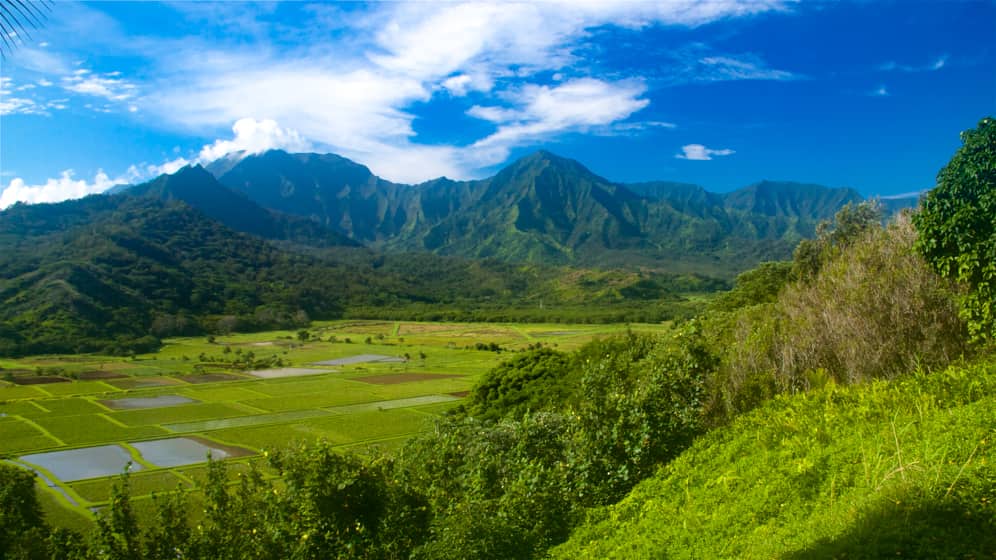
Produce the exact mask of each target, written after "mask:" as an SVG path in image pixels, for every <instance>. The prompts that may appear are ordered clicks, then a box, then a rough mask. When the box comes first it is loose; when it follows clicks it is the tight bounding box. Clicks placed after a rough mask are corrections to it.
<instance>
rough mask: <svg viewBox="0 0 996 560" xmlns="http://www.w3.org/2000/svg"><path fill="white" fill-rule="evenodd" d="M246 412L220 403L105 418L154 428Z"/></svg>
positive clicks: (119, 413)
mask: <svg viewBox="0 0 996 560" xmlns="http://www.w3.org/2000/svg"><path fill="white" fill-rule="evenodd" d="M245 414H246V411H245V410H243V409H240V408H236V407H234V406H232V405H228V404H222V403H203V404H185V405H178V406H166V407H162V408H142V409H136V410H122V411H118V412H111V413H108V414H107V416H108V417H110V418H113V419H114V420H117V421H118V422H121V423H122V424H127V425H129V426H156V425H161V424H169V423H173V422H186V421H195V420H210V419H216V418H231V417H233V416H243V415H245Z"/></svg>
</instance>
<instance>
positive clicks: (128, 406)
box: [100, 395, 198, 410]
mask: <svg viewBox="0 0 996 560" xmlns="http://www.w3.org/2000/svg"><path fill="white" fill-rule="evenodd" d="M195 402H198V401H195V400H194V399H191V398H190V397H181V396H180V395H159V396H156V397H129V398H125V399H108V400H104V401H100V403H101V404H103V405H105V406H106V407H108V408H113V409H115V410H135V409H140V408H162V407H165V406H178V405H181V404H193V403H195Z"/></svg>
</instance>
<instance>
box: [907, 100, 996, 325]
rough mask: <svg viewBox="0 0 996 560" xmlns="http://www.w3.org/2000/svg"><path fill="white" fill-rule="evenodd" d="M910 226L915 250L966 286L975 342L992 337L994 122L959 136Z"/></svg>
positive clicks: (995, 291)
mask: <svg viewBox="0 0 996 560" xmlns="http://www.w3.org/2000/svg"><path fill="white" fill-rule="evenodd" d="M961 141H962V146H961V148H959V149H958V151H957V152H955V155H954V156H953V157H952V158H951V161H949V162H948V164H947V165H945V166H944V168H942V169H941V171H940V172H939V173H938V174H937V186H935V187H934V188H933V189H932V190H931V191H930V192H928V193H927V195H926V196H925V197H924V199H923V202H922V203H921V207H920V211H919V212H918V213H917V214H916V215H915V216H914V218H913V220H914V225H915V226H916V228H917V230H918V232H919V234H920V236H919V239H918V241H917V249H919V251H920V253H921V254H923V255H924V257H926V259H927V261H928V262H929V263H930V265H931V266H933V267H934V269H935V270H937V272H938V273H940V275H941V276H944V277H946V278H953V279H956V280H958V281H959V282H963V283H965V284H967V285H968V286H969V288H970V291H969V292H968V293H967V294H966V295H965V296H964V298H963V299H962V302H961V312H962V317H963V318H964V319H965V320H966V321H967V323H968V328H969V333H970V334H971V335H972V337H973V338H974V339H976V340H989V341H991V340H993V339H994V338H996V303H994V300H996V120H993V118H992V117H986V118H984V119H982V120H981V121H980V122H979V125H978V127H976V128H975V129H973V130H966V131H965V132H962V134H961Z"/></svg>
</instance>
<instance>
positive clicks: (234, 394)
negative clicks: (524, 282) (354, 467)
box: [0, 321, 664, 526]
mask: <svg viewBox="0 0 996 560" xmlns="http://www.w3.org/2000/svg"><path fill="white" fill-rule="evenodd" d="M626 328H632V329H633V330H635V331H653V330H661V329H662V328H664V327H663V326H661V325H632V326H629V327H627V326H624V325H565V324H551V325H543V324H491V323H487V324H484V323H482V324H474V323H419V322H394V321H338V322H323V323H316V324H314V325H313V326H312V327H311V328H309V329H308V330H307V331H304V332H299V331H295V332H291V331H274V332H265V333H252V334H236V335H231V336H218V337H216V338H212V339H208V338H205V337H199V338H178V339H171V340H168V341H166V344H165V345H164V346H163V348H162V349H161V350H160V351H158V352H156V353H154V354H146V355H138V356H134V357H132V358H116V357H108V356H97V355H73V356H36V357H30V358H24V359H19V360H4V359H0V368H2V369H0V375H2V376H3V377H2V379H4V380H3V381H0V458H7V459H12V460H17V458H18V457H21V456H23V455H26V454H29V453H40V452H47V451H56V450H64V449H73V448H82V447H91V446H97V445H107V444H122V445H125V447H126V448H127V449H131V450H132V451H131V452H132V454H133V455H135V460H136V461H137V462H139V463H142V464H143V465H144V466H145V470H143V471H141V472H139V473H136V474H133V475H132V476H131V489H132V494H133V495H134V496H135V497H136V498H137V499H138V500H139V501H140V502H144V501H147V500H148V497H149V496H150V495H152V494H154V493H156V492H164V491H169V490H174V489H176V488H183V489H187V490H189V491H190V492H191V493H192V494H191V498H192V499H193V500H196V499H197V496H196V494H197V485H198V481H199V480H201V479H203V468H204V467H198V466H182V467H173V468H157V467H155V465H150V464H149V463H147V462H146V461H144V460H143V458H142V457H141V456H140V455H138V454H137V453H138V452H137V451H135V450H134V448H132V447H130V446H128V445H127V444H131V443H135V442H139V441H145V440H149V439H158V438H163V437H170V436H175V435H177V434H182V435H184V436H195V437H200V438H204V439H205V440H208V441H212V442H216V443H218V444H222V445H229V446H237V447H239V448H242V449H245V450H247V451H248V452H249V453H250V454H251V455H255V454H259V453H261V452H263V451H264V450H266V449H271V448H276V447H282V446H286V445H288V444H292V443H294V442H303V441H313V440H317V439H325V440H328V441H329V442H331V443H332V444H334V445H336V446H338V449H341V450H343V451H351V452H356V453H360V454H367V453H371V452H374V450H378V451H381V452H383V451H388V452H389V451H390V450H391V449H394V448H397V447H398V446H400V445H403V443H404V441H405V440H406V439H408V438H409V437H410V436H411V435H413V434H415V433H417V432H419V431H421V430H424V429H426V428H428V427H431V426H432V423H433V422H434V421H435V419H437V418H438V417H439V415H440V414H443V413H445V412H446V410H448V409H450V408H452V407H453V406H456V405H458V404H459V401H460V399H462V398H463V396H464V395H465V394H466V392H467V391H468V390H470V389H471V388H472V387H473V386H474V383H475V382H476V380H477V379H478V377H479V376H480V375H481V374H483V373H484V372H486V371H487V370H488V369H490V368H491V367H493V366H495V365H496V364H498V363H499V362H500V361H501V360H502V359H504V358H506V357H509V356H510V355H511V353H512V352H516V351H519V350H523V349H526V348H529V347H535V346H536V345H538V344H542V345H544V346H549V347H553V348H557V349H560V350H565V351H568V350H573V349H575V348H577V347H579V346H581V345H583V344H585V343H586V342H588V341H590V340H592V339H593V338H596V337H600V336H607V335H611V334H616V333H619V332H622V331H624V330H625V329H626ZM496 348H498V349H499V350H500V351H495V349H496ZM366 354H369V355H376V356H385V357H391V358H394V359H395V360H396V361H377V362H363V363H354V364H347V365H337V366H316V365H314V364H315V363H316V362H321V361H328V360H336V359H341V358H350V357H355V356H359V355H366ZM399 360H400V361H399ZM281 368H308V369H319V370H323V371H324V373H319V374H313V375H305V376H298V377H294V376H290V377H272V378H260V377H256V376H253V375H252V374H251V373H250V371H253V370H272V369H281ZM41 377H56V378H62V380H63V381H64V382H58V383H39V384H30V383H31V382H33V381H37V380H38V379H39V378H41ZM157 396H178V397H185V398H187V399H191V400H192V402H189V403H185V404H178V405H175V406H166V407H159V408H134V409H127V408H122V407H121V406H119V405H120V404H121V403H114V402H112V401H114V400H116V399H124V398H129V399H130V398H142V397H157ZM122 402H127V401H122ZM247 460H252V457H249V458H240V459H234V460H230V462H231V463H232V464H233V465H236V466H237V465H240V464H244V463H245V461H247ZM39 471H40V472H42V474H45V475H46V476H47V478H48V479H49V480H50V481H51V483H52V484H53V485H54V488H45V489H44V494H45V496H44V497H45V499H44V505H45V510H46V512H47V513H48V515H49V517H50V519H51V520H52V521H54V522H55V523H63V522H64V524H65V525H69V526H78V525H79V524H80V523H81V520H83V521H82V522H85V521H86V520H87V519H92V513H91V510H92V509H93V508H99V507H101V506H103V505H105V504H106V503H107V500H108V499H109V497H110V490H111V485H112V480H113V479H112V478H106V477H105V478H97V479H88V480H77V481H62V480H58V479H56V478H55V477H54V476H51V473H46V472H44V469H39ZM57 490H62V492H59V491H57ZM67 496H68V498H67Z"/></svg>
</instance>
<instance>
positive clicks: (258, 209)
mask: <svg viewBox="0 0 996 560" xmlns="http://www.w3.org/2000/svg"><path fill="white" fill-rule="evenodd" d="M123 192H124V193H126V194H127V195H130V196H138V197H150V198H157V199H160V200H163V201H165V202H171V201H175V200H178V201H182V202H185V203H186V204H188V205H190V206H191V207H193V208H195V209H197V210H200V211H201V212H203V213H204V214H205V215H207V216H208V217H210V218H213V219H215V220H218V221H219V222H221V223H223V224H225V225H226V226H228V227H230V228H232V229H234V230H236V231H241V232H244V233H249V234H252V235H255V236H258V237H262V238H264V239H273V240H284V241H292V242H298V243H302V244H306V245H317V246H333V245H351V246H356V245H359V244H358V243H357V242H355V241H353V240H351V239H349V238H348V237H346V236H345V235H343V234H341V233H338V232H336V231H333V230H332V229H330V228H327V227H324V226H322V225H321V224H319V223H318V222H316V221H315V220H311V219H307V218H302V217H300V216H294V215H291V214H284V213H281V212H277V211H274V210H268V209H265V208H263V207H262V206H260V205H258V204H256V203H255V202H253V201H252V200H250V199H249V197H247V196H245V195H244V194H241V193H237V192H235V191H233V190H232V189H229V188H227V187H225V186H224V185H222V184H221V183H219V182H218V180H217V179H215V178H214V176H213V175H211V174H210V173H208V172H207V171H206V170H205V169H204V168H203V167H201V166H199V165H197V166H187V167H184V168H183V169H180V170H179V171H177V172H176V173H174V174H172V175H161V176H160V177H158V178H157V179H155V180H153V181H150V182H148V183H145V184H143V185H138V186H135V187H132V188H130V189H128V190H126V191H123Z"/></svg>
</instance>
